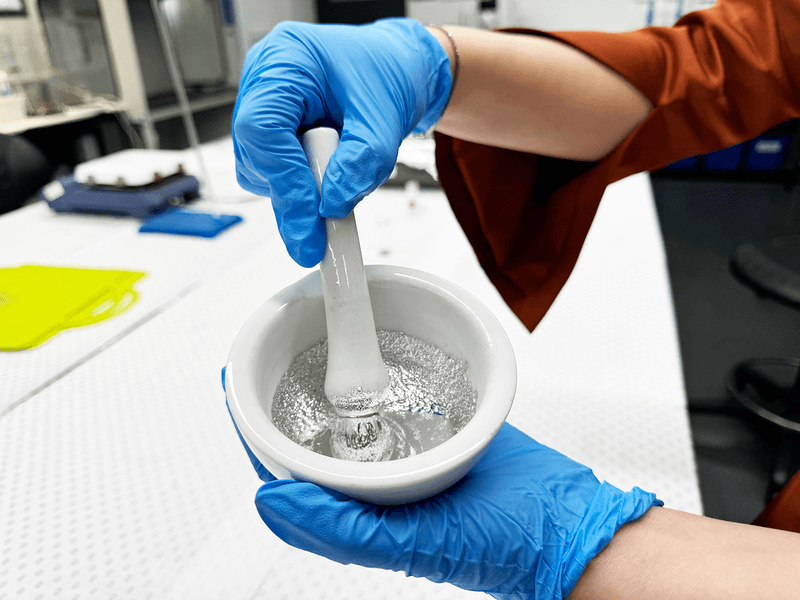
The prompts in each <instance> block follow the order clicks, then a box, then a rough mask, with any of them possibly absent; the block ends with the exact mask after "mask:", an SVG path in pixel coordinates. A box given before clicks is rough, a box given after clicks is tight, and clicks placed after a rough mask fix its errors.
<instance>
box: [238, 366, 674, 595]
mask: <svg viewBox="0 0 800 600" xmlns="http://www.w3.org/2000/svg"><path fill="white" fill-rule="evenodd" d="M223 387H224V371H223ZM234 426H235V424H234ZM237 432H238V429H237ZM239 437H240V439H242V438H241V435H240V436H239ZM242 443H243V444H244V440H243V439H242ZM244 447H245V450H246V452H247V455H248V457H249V459H250V462H251V463H252V464H253V466H254V467H255V469H256V473H257V474H258V476H259V477H260V478H261V480H262V481H264V485H262V486H261V488H260V489H259V490H258V492H257V493H256V508H257V509H258V512H259V514H260V515H261V518H262V519H263V520H264V522H265V523H266V524H267V526H268V527H269V528H270V529H271V530H272V531H273V532H274V533H275V534H276V535H277V536H278V537H280V538H281V539H282V540H284V541H285V542H287V543H289V544H291V545H292V546H295V547H297V548H300V549H303V550H307V551H309V552H313V553H315V554H319V555H321V556H325V557H327V558H329V559H331V560H335V561H337V562H340V563H342V564H353V563H355V564H359V565H363V566H366V567H376V568H381V569H390V570H392V571H403V572H405V573H406V574H407V575H410V576H413V577H425V578H427V579H430V580H431V581H435V582H437V583H443V582H447V583H451V584H453V585H456V586H458V587H461V588H463V589H467V590H474V591H483V592H489V593H490V594H491V595H492V596H494V597H495V598H509V599H511V598H515V599H516V598H536V599H561V598H565V597H566V596H567V595H568V594H569V592H570V590H571V589H572V588H573V587H574V586H575V584H576V583H577V581H578V579H579V578H580V576H581V574H582V573H583V570H584V569H585V568H586V566H587V565H588V564H589V562H590V561H591V560H592V558H594V557H595V556H596V555H597V554H598V553H599V552H600V551H601V550H602V549H603V548H605V546H606V545H607V544H608V542H609V541H610V540H611V538H612V537H613V535H614V534H615V533H616V531H617V530H618V529H619V528H620V527H622V526H623V525H624V524H625V523H628V522H630V521H633V520H635V519H637V518H639V517H640V516H641V515H643V514H644V513H645V512H646V511H647V510H648V509H649V508H650V507H651V506H661V505H663V502H661V501H660V500H658V499H657V498H656V496H655V495H654V494H651V493H648V492H645V491H643V490H641V489H639V488H638V487H634V488H633V489H632V490H631V491H629V492H623V491H622V490H619V489H617V488H616V487H614V486H612V485H610V484H608V483H605V482H603V483H600V482H599V481H598V480H597V478H596V477H595V476H594V474H593V473H592V471H591V469H589V468H588V467H585V466H583V465H581V464H579V463H577V462H575V461H573V460H571V459H569V458H567V457H566V456H564V455H563V454H560V453H558V452H556V451H555V450H552V449H551V448H548V447H546V446H543V445H541V444H539V443H538V442H536V441H535V440H533V439H532V438H530V437H528V436H527V435H525V434H524V433H522V432H521V431H519V430H517V429H515V428H514V427H513V426H511V425H509V424H508V423H506V424H504V425H503V426H502V427H501V429H500V431H499V432H498V434H497V435H496V436H495V438H494V439H493V440H492V442H491V443H490V444H489V446H488V447H487V450H486V453H485V454H484V456H483V457H482V458H481V459H480V460H479V461H478V463H477V464H476V465H475V466H474V467H473V468H472V470H471V471H470V472H469V473H468V474H467V475H466V476H465V477H464V478H463V479H461V481H459V482H458V483H456V484H455V485H453V486H452V487H451V488H449V489H448V490H446V491H444V492H442V493H441V494H439V495H437V496H435V497H434V498H431V499H430V500H427V501H424V502H415V503H413V504H409V505H406V506H395V507H380V506H375V505H372V504H367V503H364V502H361V501H358V500H353V499H351V498H348V497H347V496H345V495H344V494H341V493H338V492H333V491H330V490H326V489H324V488H321V487H319V486H317V485H315V484H313V483H307V482H303V481H295V480H291V479H275V478H274V477H273V476H272V475H271V474H270V473H269V471H267V469H265V468H264V466H263V465H262V464H261V463H260V462H259V461H258V459H257V458H256V457H255V455H254V454H253V453H252V452H251V451H250V449H249V448H248V447H247V445H246V444H244Z"/></svg>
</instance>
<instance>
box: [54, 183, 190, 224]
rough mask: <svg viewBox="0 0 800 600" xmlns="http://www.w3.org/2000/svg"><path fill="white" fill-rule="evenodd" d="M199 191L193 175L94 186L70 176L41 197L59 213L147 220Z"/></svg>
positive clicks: (188, 198) (55, 184)
mask: <svg viewBox="0 0 800 600" xmlns="http://www.w3.org/2000/svg"><path fill="white" fill-rule="evenodd" d="M199 193H200V182H199V181H198V180H197V179H196V178H195V177H192V176H191V175H176V176H173V177H169V178H167V179H164V180H163V181H161V182H159V183H154V184H151V185H145V186H141V187H111V186H102V187H92V186H87V185H83V184H82V183H78V182H77V181H76V180H75V178H74V177H73V176H72V175H68V176H66V177H61V178H59V179H56V180H55V181H52V182H50V183H49V184H47V185H46V186H44V187H43V188H42V189H41V190H40V191H39V197H40V198H41V199H42V200H44V201H45V202H47V203H48V204H49V205H50V208H52V209H53V210H54V211H56V212H67V213H93V214H104V215H118V216H127V217H134V218H136V219H146V218H147V217H149V216H150V215H153V214H156V213H159V212H163V211H165V210H167V209H168V208H170V207H172V206H178V205H180V204H183V203H184V202H186V201H187V200H191V199H194V198H197V197H198V196H199Z"/></svg>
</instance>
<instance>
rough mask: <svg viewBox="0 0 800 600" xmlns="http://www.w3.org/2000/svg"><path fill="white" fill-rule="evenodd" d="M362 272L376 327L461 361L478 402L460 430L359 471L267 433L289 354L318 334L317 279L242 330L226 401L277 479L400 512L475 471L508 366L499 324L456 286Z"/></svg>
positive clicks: (399, 271) (499, 408) (321, 317)
mask: <svg viewBox="0 0 800 600" xmlns="http://www.w3.org/2000/svg"><path fill="white" fill-rule="evenodd" d="M366 273H367V281H368V284H369V292H370V297H371V300H372V307H373V311H374V315H375V325H376V327H377V328H378V329H387V330H394V331H402V332H404V333H406V334H408V335H411V336H413V337H416V338H418V339H421V340H423V341H424V342H427V343H429V344H433V345H434V346H437V347H438V348H440V349H442V350H443V351H444V352H446V353H448V354H449V355H451V356H454V357H457V358H460V359H463V360H466V361H467V363H468V365H469V367H468V370H467V373H468V376H469V378H470V381H471V383H472V385H473V386H474V387H475V389H476V390H477V392H478V404H477V409H476V412H475V415H474V416H473V417H472V419H471V420H470V422H469V423H467V424H466V425H465V426H464V428H463V429H462V430H461V431H459V432H458V433H457V434H456V435H455V436H453V437H452V438H451V439H449V440H447V441H446V442H444V443H442V444H441V445H439V446H437V447H435V448H433V449H431V450H428V451H427V452H423V453H420V454H417V455H415V456H410V457H408V458H403V459H400V460H393V461H387V462H379V463H359V462H351V461H345V460H339V459H336V458H331V457H328V456H323V455H321V454H317V453H316V452H313V451H311V450H308V449H306V448H303V447H302V446H300V445H298V444H296V443H295V442H293V441H292V440H290V439H289V438H288V437H286V436H285V435H284V434H282V433H281V432H280V431H279V430H278V429H277V428H276V427H275V425H273V423H272V420H271V418H270V415H271V409H272V397H273V395H274V393H275V389H276V387H277V384H278V381H279V380H280V378H281V376H282V375H283V374H284V373H285V372H286V370H287V369H288V368H289V365H290V363H291V362H292V360H293V359H294V358H295V357H296V356H297V355H298V354H300V353H301V352H303V351H304V350H306V349H308V348H309V347H311V346H312V345H314V344H316V343H317V342H319V341H320V340H321V339H322V338H323V337H325V336H326V328H325V309H324V305H323V299H322V287H321V280H320V275H319V271H314V272H312V273H311V274H309V275H308V276H306V277H304V278H303V279H301V280H300V281H298V282H297V283H295V284H294V285H292V286H290V287H288V288H286V289H284V290H283V291H281V292H279V293H278V294H276V295H275V296H274V297H273V298H271V299H270V300H268V301H267V302H266V303H264V304H263V305H262V306H261V307H259V308H258V310H256V312H255V313H254V314H253V315H252V316H251V317H250V318H249V319H248V320H247V322H246V323H245V324H244V326H243V327H242V329H241V331H240V332H239V334H238V335H237V337H236V339H235V341H234V343H233V346H232V347H231V351H230V355H229V358H228V364H227V369H226V373H225V385H226V389H227V399H228V404H229V406H230V409H231V413H232V414H233V418H234V420H235V422H236V425H237V426H238V427H239V430H240V431H241V433H242V435H243V436H244V439H245V440H246V441H247V444H248V445H249V446H250V448H251V450H252V451H253V453H254V454H255V455H256V456H257V457H258V459H259V460H261V462H262V463H263V464H264V466H265V467H266V468H267V469H268V470H269V471H270V472H271V473H272V474H273V475H275V476H276V477H278V478H281V479H283V478H293V479H299V480H303V481H310V482H313V483H317V484H319V485H323V486H325V487H328V488H331V489H334V490H338V491H340V492H342V493H344V494H347V495H348V496H351V497H353V498H358V499H361V500H365V501H367V502H372V503H375V504H405V503H408V502H414V501H416V500H421V499H424V498H429V497H431V496H433V495H435V494H437V493H439V492H441V491H443V490H444V489H446V488H448V487H449V486H451V485H452V484H454V483H455V482H456V481H458V480H459V479H461V477H463V476H464V475H465V474H466V473H467V472H468V471H469V469H470V468H471V467H472V466H473V465H474V464H475V462H476V461H477V460H478V458H479V457H480V456H481V454H482V452H483V450H484V449H485V448H486V445H487V444H488V443H489V442H490V441H491V439H492V438H493V437H494V435H495V434H496V433H497V431H498V430H499V429H500V426H501V425H502V424H503V422H504V421H505V418H506V416H507V415H508V412H509V410H510V409H511V404H512V402H513V399H514V392H515V390H516V383H517V369H516V362H515V360H514V353H513V350H512V348H511V344H510V342H509V341H508V338H507V336H506V334H505V332H504V331H503V329H502V327H501V326H500V324H499V323H498V321H497V320H496V319H495V318H494V316H493V315H492V314H491V313H490V312H489V310H488V309H487V308H486V307H485V306H483V305H482V304H481V303H480V302H478V300H476V299H475V298H474V297H473V296H471V295H470V294H468V293H467V292H465V291H464V290H462V289H461V288H459V287H457V286H455V285H453V284H452V283H449V282H447V281H445V280H444V279H442V278H440V277H437V276H435V275H431V274H429V273H425V272H422V271H417V270H414V269H407V268H403V267H395V266H378V265H371V266H367V267H366Z"/></svg>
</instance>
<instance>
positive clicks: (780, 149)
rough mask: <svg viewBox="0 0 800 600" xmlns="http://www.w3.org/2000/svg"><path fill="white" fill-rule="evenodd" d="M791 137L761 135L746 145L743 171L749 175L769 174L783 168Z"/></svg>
mask: <svg viewBox="0 0 800 600" xmlns="http://www.w3.org/2000/svg"><path fill="white" fill-rule="evenodd" d="M790 140H791V136H790V135H789V134H785V135H762V136H759V137H757V138H755V139H753V140H752V142H751V143H750V144H749V145H748V149H747V158H746V159H745V169H747V171H748V172H751V173H770V172H774V171H778V170H780V169H781V167H783V159H784V156H785V155H786V149H787V148H788V146H789V141H790Z"/></svg>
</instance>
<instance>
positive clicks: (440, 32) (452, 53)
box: [425, 25, 458, 87]
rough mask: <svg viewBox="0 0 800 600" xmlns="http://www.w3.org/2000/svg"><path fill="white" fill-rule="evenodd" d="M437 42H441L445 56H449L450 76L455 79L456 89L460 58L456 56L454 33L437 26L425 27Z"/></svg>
mask: <svg viewBox="0 0 800 600" xmlns="http://www.w3.org/2000/svg"><path fill="white" fill-rule="evenodd" d="M425 29H427V30H428V33H430V34H431V35H432V36H433V37H434V38H436V41H437V42H439V45H440V46H441V47H442V50H444V52H445V54H447V59H448V60H449V61H450V76H451V77H452V78H453V87H455V83H456V74H457V64H458V57H457V55H456V48H457V46H456V45H455V40H454V39H453V37H452V32H451V31H450V30H449V29H447V27H440V26H437V25H428V26H426V27H425Z"/></svg>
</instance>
